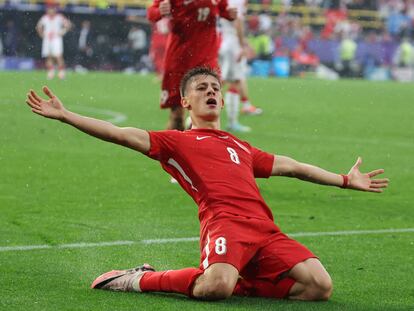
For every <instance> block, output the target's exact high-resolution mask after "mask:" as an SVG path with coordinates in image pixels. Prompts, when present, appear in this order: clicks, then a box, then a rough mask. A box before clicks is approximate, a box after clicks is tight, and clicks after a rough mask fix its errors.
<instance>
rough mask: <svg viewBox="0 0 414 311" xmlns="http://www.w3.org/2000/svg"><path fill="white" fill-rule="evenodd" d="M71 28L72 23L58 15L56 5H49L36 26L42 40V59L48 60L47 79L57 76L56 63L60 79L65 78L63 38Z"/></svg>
mask: <svg viewBox="0 0 414 311" xmlns="http://www.w3.org/2000/svg"><path fill="white" fill-rule="evenodd" d="M70 27H71V23H70V21H69V20H68V19H67V18H66V17H65V16H63V15H62V14H60V13H57V11H56V7H55V6H54V5H49V6H48V7H47V10H46V14H44V15H43V16H42V17H41V18H40V20H39V21H38V23H37V25H36V31H37V33H38V34H39V36H40V37H41V38H42V57H43V58H46V70H47V78H48V79H53V77H54V76H55V62H56V64H57V66H58V77H59V78H60V79H64V78H65V61H64V60H63V36H64V35H65V34H66V33H67V32H68V31H69V29H70Z"/></svg>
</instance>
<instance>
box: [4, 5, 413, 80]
mask: <svg viewBox="0 0 414 311" xmlns="http://www.w3.org/2000/svg"><path fill="white" fill-rule="evenodd" d="M51 3H52V2H43V1H36V0H31V1H4V0H2V1H0V17H1V19H0V20H1V22H0V30H1V38H2V46H3V48H2V54H3V60H2V62H1V63H0V68H3V69H33V68H42V66H43V63H42V62H41V60H40V47H41V40H40V38H39V37H38V36H37V34H36V32H35V25H36V23H37V21H38V20H39V18H40V16H41V15H42V14H43V13H44V11H45V7H46V6H47V5H48V4H51ZM56 3H57V4H58V7H59V9H60V11H62V12H63V13H64V14H65V15H66V16H67V17H68V18H69V19H70V20H71V21H72V23H73V27H72V29H71V31H70V32H68V34H67V35H66V36H65V38H64V42H65V60H66V62H67V65H68V67H69V68H74V67H75V66H76V64H77V61H78V60H77V58H76V56H77V53H78V39H79V31H80V25H81V23H82V21H83V20H89V21H91V36H92V38H91V43H90V46H91V49H92V51H93V55H92V56H91V57H90V61H89V63H88V67H89V68H88V69H93V70H125V69H135V70H136V71H141V70H142V69H144V71H147V70H149V71H151V70H152V69H153V68H152V66H151V61H150V59H149V58H146V57H143V58H142V61H141V62H140V63H139V64H137V62H136V58H135V57H134V55H133V54H134V52H133V51H132V50H131V48H130V42H128V33H129V31H130V29H131V27H132V26H133V25H137V26H139V27H140V28H141V29H143V30H144V31H145V33H146V34H147V44H146V48H145V52H144V53H145V54H147V53H148V50H149V44H150V37H151V25H150V24H149V23H148V22H147V20H146V19H145V13H146V10H145V8H146V6H148V5H149V4H150V3H149V2H148V1H137V0H129V1H128V0H127V1H106V0H101V1H86V0H85V1H58V2H56ZM413 27H414V2H413V1H411V0H404V1H402V0H399V1H395V0H390V1H367V0H353V1H352V0H341V1H334V0H332V1H331V0H307V1H289V0H285V1H277V0H275V1H273V2H272V1H271V0H264V1H263V2H260V1H249V5H248V16H247V19H246V30H247V31H246V32H247V36H248V38H249V41H250V43H251V46H252V47H253V50H255V58H256V59H259V60H263V61H262V62H260V61H257V62H254V59H251V60H250V64H251V65H253V66H252V74H253V75H260V76H267V75H278V76H287V75H303V74H304V73H305V74H307V73H311V74H315V72H316V73H317V74H318V75H319V76H322V77H323V78H332V77H335V74H334V75H333V76H332V74H333V72H331V71H330V70H329V69H332V70H333V71H334V72H336V73H339V74H340V75H342V76H348V77H365V78H367V79H375V80H387V79H389V78H396V79H400V80H411V79H412V78H413V75H412V66H413V63H414V61H413V59H414V52H413V48H412V44H410V47H411V50H410V51H408V52H407V53H408V54H410V55H409V56H408V58H410V61H409V63H408V64H407V63H404V64H402V58H403V57H402V55H400V54H401V53H400V50H399V46H400V44H401V43H402V42H403V41H404V39H405V40H408V42H410V41H411V40H412V37H413ZM343 39H350V40H352V41H354V42H355V43H356V44H357V50H356V52H355V55H353V56H352V62H351V64H350V68H349V69H350V70H348V71H347V70H345V69H344V68H343V66H342V64H341V61H342V59H341V44H342V40H343ZM275 58H277V60H276V59H275ZM320 64H322V65H324V66H326V68H318V66H319V65H320ZM398 67H399V68H398ZM402 67H403V68H405V69H402V70H401V68H402ZM327 68H328V70H325V69H327ZM318 69H319V70H318ZM394 71H396V72H394ZM401 71H402V73H401Z"/></svg>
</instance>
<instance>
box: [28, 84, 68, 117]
mask: <svg viewBox="0 0 414 311" xmlns="http://www.w3.org/2000/svg"><path fill="white" fill-rule="evenodd" d="M42 90H43V93H45V94H46V95H47V97H49V99H48V100H46V99H43V98H41V97H40V96H39V95H37V94H36V92H35V91H33V90H30V91H29V93H27V98H26V103H27V104H28V105H29V106H30V107H31V108H32V111H33V112H34V113H36V114H38V115H41V116H43V117H46V118H50V119H56V120H63V117H64V113H65V108H64V107H63V104H62V102H61V101H60V100H59V98H57V97H56V96H55V95H54V94H53V93H52V91H51V90H50V89H49V88H48V87H47V86H44V87H43V88H42Z"/></svg>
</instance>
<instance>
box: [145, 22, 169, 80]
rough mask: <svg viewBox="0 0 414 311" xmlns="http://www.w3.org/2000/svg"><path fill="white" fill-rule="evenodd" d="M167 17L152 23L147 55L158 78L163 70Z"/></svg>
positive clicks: (167, 28)
mask: <svg viewBox="0 0 414 311" xmlns="http://www.w3.org/2000/svg"><path fill="white" fill-rule="evenodd" d="M169 23H170V21H169V19H168V17H164V18H162V19H160V20H159V21H158V22H156V23H152V33H151V43H150V50H149V55H150V58H151V60H152V63H153V65H154V69H155V72H156V73H157V74H158V75H159V77H160V80H161V79H162V75H163V72H164V57H165V49H166V47H167V38H168V33H169V32H170V29H169Z"/></svg>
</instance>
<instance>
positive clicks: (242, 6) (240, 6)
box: [220, 0, 246, 49]
mask: <svg viewBox="0 0 414 311" xmlns="http://www.w3.org/2000/svg"><path fill="white" fill-rule="evenodd" d="M228 7H230V8H236V9H237V18H238V19H240V20H241V21H242V22H244V16H245V14H246V0H229V1H228ZM220 31H221V36H222V42H221V47H220V48H223V49H228V48H234V47H235V46H238V47H239V48H240V42H239V38H238V35H237V30H236V27H235V25H234V22H233V21H229V20H227V19H224V18H220Z"/></svg>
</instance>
